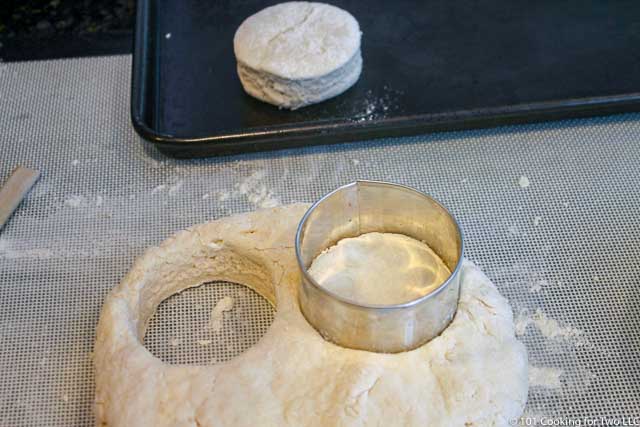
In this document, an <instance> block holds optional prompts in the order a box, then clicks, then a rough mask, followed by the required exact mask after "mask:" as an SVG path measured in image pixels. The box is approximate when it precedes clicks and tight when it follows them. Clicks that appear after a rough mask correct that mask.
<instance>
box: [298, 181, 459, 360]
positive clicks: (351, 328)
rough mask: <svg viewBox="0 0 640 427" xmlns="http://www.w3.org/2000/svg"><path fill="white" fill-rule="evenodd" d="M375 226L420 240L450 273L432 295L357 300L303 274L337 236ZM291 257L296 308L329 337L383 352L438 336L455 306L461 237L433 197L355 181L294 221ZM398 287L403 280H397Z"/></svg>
mask: <svg viewBox="0 0 640 427" xmlns="http://www.w3.org/2000/svg"><path fill="white" fill-rule="evenodd" d="M373 231H378V232H385V233H399V234H404V235H407V236H409V237H413V238H414V239H417V240H420V241H423V242H425V243H426V244H427V245H429V246H430V247H431V248H432V249H433V250H434V251H435V252H436V253H437V254H438V255H439V256H440V258H442V260H443V261H444V263H445V264H446V265H447V266H448V267H449V270H451V272H452V273H451V275H450V276H449V278H448V279H447V280H446V281H445V282H444V283H442V284H441V285H440V286H439V287H438V288H436V289H435V290H433V291H432V292H430V293H428V294H426V295H424V296H422V297H420V298H418V299H415V300H413V301H410V302H407V303H404V304H395V305H372V304H363V303H359V302H358V301H354V300H350V299H348V298H344V297H342V296H340V295H337V294H335V293H333V292H331V291H329V290H327V289H325V288H324V287H322V286H320V285H319V284H318V283H317V282H316V281H315V280H314V279H313V278H312V277H311V276H310V275H309V274H308V272H307V269H308V268H309V266H310V265H311V263H312V262H313V260H314V259H315V258H316V257H317V256H318V255H319V254H320V253H321V252H322V251H323V250H325V249H327V248H329V247H331V246H333V245H335V244H336V243H337V242H338V241H339V240H341V239H343V238H347V237H356V236H359V235H361V234H365V233H370V232H373ZM296 256H297V257H298V264H299V266H300V269H301V271H302V281H301V285H300V293H299V299H300V307H301V309H302V312H303V314H304V315H305V317H306V318H307V320H308V321H309V323H311V325H313V326H314V327H315V328H316V329H317V330H318V331H319V332H320V333H321V334H322V336H323V337H325V338H326V339H327V340H329V341H332V342H334V343H336V344H338V345H341V346H343V347H349V348H354V349H360V350H368V351H376V352H383V353H397V352H401V351H407V350H411V349H413V348H416V347H418V346H420V345H421V344H423V343H425V342H427V341H429V340H430V339H432V338H434V337H436V336H437V335H439V334H440V332H442V330H443V329H444V328H445V327H446V326H447V325H448V324H449V322H451V319H453V316H454V315H455V312H456V308H457V305H458V296H459V290H460V277H459V276H460V275H459V270H460V268H459V267H460V264H461V262H462V256H463V237H462V232H461V230H460V227H459V226H458V224H457V223H456V221H455V219H454V218H453V217H452V216H451V214H449V212H447V210H446V209H445V208H444V207H442V206H441V205H440V204H439V203H438V202H436V201H435V200H433V199H432V198H431V197H429V196H427V195H426V194H424V193H421V192H419V191H417V190H414V189H412V188H409V187H405V186H402V185H397V184H391V183H386V182H379V181H356V182H353V183H351V184H347V185H345V186H343V187H340V188H338V189H337V190H335V191H333V192H331V193H329V194H328V195H326V196H324V197H323V198H322V199H320V200H319V201H318V202H316V203H315V204H314V205H313V206H312V207H311V208H310V209H309V211H308V212H307V213H306V214H305V216H304V217H303V218H302V220H301V222H300V226H299V228H298V232H297V234H296ZM398 285H399V286H401V284H398Z"/></svg>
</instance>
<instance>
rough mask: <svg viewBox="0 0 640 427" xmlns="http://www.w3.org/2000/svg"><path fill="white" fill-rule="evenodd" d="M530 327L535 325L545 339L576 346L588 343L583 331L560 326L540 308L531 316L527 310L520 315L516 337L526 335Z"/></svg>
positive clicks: (517, 320)
mask: <svg viewBox="0 0 640 427" xmlns="http://www.w3.org/2000/svg"><path fill="white" fill-rule="evenodd" d="M529 325H533V326H534V327H535V328H536V329H537V330H538V331H540V333H541V334H542V335H543V336H544V337H545V338H550V339H556V340H564V341H569V342H572V343H574V344H575V345H583V344H586V343H587V341H586V338H585V337H584V332H583V331H581V330H580V329H577V328H574V327H571V326H560V324H559V323H558V322H557V321H556V320H554V319H551V318H549V317H547V316H546V315H545V314H544V313H543V312H542V310H540V309H539V308H538V309H536V311H535V313H533V314H532V315H529V314H528V312H527V310H523V311H521V312H520V314H518V317H517V318H516V335H518V336H520V335H524V334H525V333H526V332H527V328H528V327H529Z"/></svg>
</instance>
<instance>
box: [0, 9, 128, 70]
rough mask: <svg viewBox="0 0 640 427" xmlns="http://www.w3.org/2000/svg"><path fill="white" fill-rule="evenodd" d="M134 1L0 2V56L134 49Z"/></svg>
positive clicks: (37, 56) (107, 52)
mask: <svg viewBox="0 0 640 427" xmlns="http://www.w3.org/2000/svg"><path fill="white" fill-rule="evenodd" d="M134 22H135V2H134V1H133V0H113V1H110V0H49V1H39V0H24V1H19V0H7V1H4V2H2V5H0V59H2V60H3V61H23V60H29V59H48V58H65V57H79V56H97V55H110V54H122V53H130V52H131V50H132V46H133V44H132V34H133V25H134Z"/></svg>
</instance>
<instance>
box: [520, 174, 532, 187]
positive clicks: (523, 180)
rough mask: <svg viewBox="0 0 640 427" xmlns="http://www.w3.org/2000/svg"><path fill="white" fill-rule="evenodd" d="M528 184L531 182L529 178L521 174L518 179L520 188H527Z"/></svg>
mask: <svg viewBox="0 0 640 427" xmlns="http://www.w3.org/2000/svg"><path fill="white" fill-rule="evenodd" d="M530 184H531V182H530V181H529V178H527V177H526V176H524V175H523V176H521V177H520V179H518V185H519V186H520V188H527V187H528V186H529V185H530Z"/></svg>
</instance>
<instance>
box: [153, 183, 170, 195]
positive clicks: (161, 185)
mask: <svg viewBox="0 0 640 427" xmlns="http://www.w3.org/2000/svg"><path fill="white" fill-rule="evenodd" d="M166 188H167V186H166V185H164V184H160V185H158V186H157V187H156V188H154V189H153V190H151V194H156V193H159V192H161V191H164V190H165V189H166Z"/></svg>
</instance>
